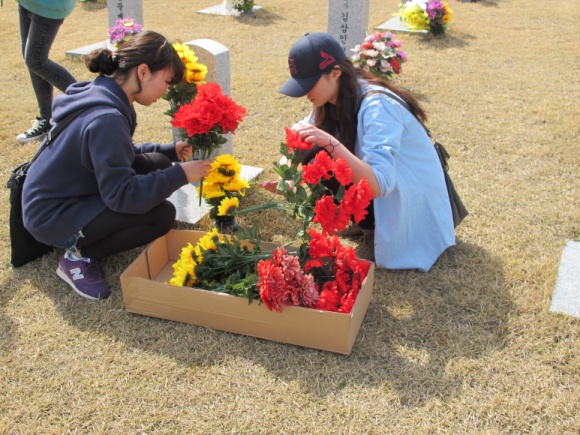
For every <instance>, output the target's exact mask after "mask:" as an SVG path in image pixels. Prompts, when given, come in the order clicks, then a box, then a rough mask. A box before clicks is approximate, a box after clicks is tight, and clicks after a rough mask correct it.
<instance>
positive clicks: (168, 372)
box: [0, 0, 580, 434]
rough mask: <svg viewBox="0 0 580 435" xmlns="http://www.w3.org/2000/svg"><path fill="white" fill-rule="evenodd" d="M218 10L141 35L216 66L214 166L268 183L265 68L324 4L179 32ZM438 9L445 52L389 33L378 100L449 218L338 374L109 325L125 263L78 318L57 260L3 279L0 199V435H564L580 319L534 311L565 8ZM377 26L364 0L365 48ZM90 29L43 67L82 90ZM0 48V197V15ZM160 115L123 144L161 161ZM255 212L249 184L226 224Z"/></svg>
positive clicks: (561, 221) (271, 157)
mask: <svg viewBox="0 0 580 435" xmlns="http://www.w3.org/2000/svg"><path fill="white" fill-rule="evenodd" d="M219 3H221V0H193V1H192V0H172V1H167V2H166V1H163V2H160V1H157V0H144V1H143V10H144V24H145V28H147V29H151V30H156V31H159V32H160V33H162V34H164V35H165V36H167V37H168V38H169V39H170V40H174V39H180V40H181V41H183V42H186V41H190V40H193V39H198V38H209V39H214V40H216V41H218V42H220V43H222V44H223V45H225V46H226V47H227V48H229V50H230V61H231V88H232V96H233V98H234V99H235V100H236V101H237V102H238V103H239V104H241V105H243V106H245V107H246V108H247V110H248V116H247V118H246V119H245V120H244V122H243V123H242V124H241V126H240V128H239V130H238V132H237V134H236V135H235V136H234V142H233V146H234V154H235V156H236V158H237V159H238V160H239V161H240V162H241V163H243V164H246V165H252V166H257V167H261V168H264V170H265V171H264V174H263V175H262V176H261V179H266V178H269V177H273V176H274V172H273V170H272V162H273V161H275V160H277V159H278V157H279V145H280V142H281V141H282V140H283V138H284V131H283V129H284V127H285V126H289V125H291V124H292V123H293V122H294V121H296V120H297V119H299V118H301V117H302V116H304V115H305V114H306V112H307V111H308V109H309V105H308V102H307V100H306V99H291V98H288V97H284V96H282V95H280V94H278V92H277V89H278V88H279V87H280V86H281V84H282V83H283V82H284V80H285V79H286V78H287V64H286V56H287V53H288V50H289V48H290V46H291V44H292V43H293V42H294V41H295V40H296V39H297V38H298V37H300V36H301V35H302V34H303V33H305V32H307V31H325V30H326V20H327V9H326V6H325V5H326V2H325V1H322V0H321V1H312V0H292V1H280V0H262V1H260V2H257V4H259V5H260V6H262V7H263V8H262V9H261V10H260V11H258V12H257V13H256V15H255V17H245V16H243V17H239V18H235V17H221V16H211V15H201V14H197V13H196V11H197V10H200V9H203V8H207V7H211V6H214V5H215V4H219ZM449 4H450V6H451V8H452V9H453V11H454V15H453V22H452V23H451V25H450V26H449V33H448V36H447V37H446V38H444V39H433V38H430V37H425V36H420V35H409V34H397V37H398V38H399V39H401V40H402V42H403V49H404V50H405V51H406V52H407V53H408V54H409V62H408V63H406V64H404V65H403V73H402V75H401V76H399V77H397V78H396V81H395V82H396V83H397V84H399V85H401V86H404V87H406V88H408V89H410V90H412V91H413V92H414V93H415V94H416V95H418V96H419V97H420V99H421V101H422V103H423V104H424V106H425V108H426V109H427V111H428V114H429V122H428V126H429V127H430V128H431V130H432V131H433V132H434V133H435V135H436V137H437V138H439V139H440V141H441V142H442V143H443V144H445V146H446V147H447V150H448V151H449V152H450V154H451V156H452V157H451V160H450V166H451V176H452V178H453V180H454V182H455V183H456V187H457V189H458V190H459V192H460V193H461V195H462V197H463V199H464V201H465V203H466V205H467V207H468V208H469V211H470V215H469V216H468V217H467V218H466V220H465V221H464V222H463V223H462V224H461V225H460V227H459V228H458V229H457V246H455V247H453V248H451V249H449V250H448V252H446V253H445V254H444V255H443V256H442V257H441V258H440V260H439V261H438V262H437V263H436V265H435V266H434V267H433V269H432V271H431V272H429V273H427V274H423V273H419V272H414V271H385V270H377V271H376V275H375V285H374V291H373V299H372V301H371V304H370V306H369V310H368V312H367V314H366V317H365V320H364V322H363V325H362V327H361V330H360V332H359V335H358V339H357V341H356V343H355V346H354V349H353V352H352V354H351V355H349V356H344V355H338V354H333V353H328V352H323V351H318V350H313V349H306V348H301V347H296V346H290V345H284V344H279V343H275V342H270V341H265V340H260V339H255V338H250V337H244V336H239V335H235V334H231V333H226V332H220V331H215V330H210V329H206V328H200V327H195V326H191V325H185V324H179V323H175V322H170V321H165V320H158V319H153V318H148V317H143V316H138V315H133V314H129V313H127V312H125V311H124V309H123V304H122V299H121V289H120V283H119V278H118V277H119V274H120V273H121V272H122V271H123V270H124V269H125V268H126V267H127V266H128V264H129V263H130V262H131V261H132V260H133V259H134V258H135V257H136V255H137V254H138V253H139V252H140V250H134V251H132V252H127V253H125V254H122V255H118V256H115V257H113V258H109V259H107V260H106V261H105V262H104V265H105V269H106V274H107V278H108V282H109V284H110V285H111V287H112V290H113V294H112V296H111V297H110V298H109V299H108V300H105V301H102V302H97V303H95V302H90V301H87V300H85V299H82V298H80V297H79V296H77V295H76V294H75V293H74V292H72V291H71V290H70V289H69V288H68V286H66V285H65V284H64V283H63V282H62V281H61V280H60V279H59V278H58V277H57V276H56V274H55V273H54V269H55V268H56V265H57V259H58V256H57V253H53V254H50V255H48V256H46V257H45V258H43V259H42V260H39V261H36V262H33V263H31V264H29V265H27V266H25V267H22V268H20V269H12V268H11V267H10V264H9V259H10V252H9V232H8V196H9V192H8V189H2V190H0V195H1V196H0V198H1V199H2V203H3V204H4V206H3V207H1V211H0V243H1V249H0V286H1V295H0V391H1V392H2V394H0V433H10V434H14V433H65V432H72V433H376V434H379V433H434V432H448V433H511V432H515V433H578V431H579V430H580V404H579V400H578V397H580V319H578V318H574V317H570V316H566V315H561V314H554V313H551V312H549V306H550V299H551V293H552V291H553V289H554V285H555V282H556V277H557V271H558V264H559V260H560V255H561V252H562V249H563V247H564V245H565V243H566V241H567V240H578V239H580V193H579V191H580V189H579V187H580V177H579V175H578V174H579V168H580V152H579V144H578V130H579V124H578V119H580V118H579V115H580V113H579V109H578V100H579V99H580V95H579V92H580V80H579V79H580V77H579V75H578V65H579V57H578V53H579V52H580V44H579V39H578V18H579V17H580V5H579V4H578V3H577V2H546V1H543V0H529V1H526V2H521V1H516V0H489V1H487V0H482V1H478V2H475V3H462V2H459V1H456V0H449ZM396 9H397V1H396V0H388V1H385V0H380V1H379V0H371V2H370V17H369V27H370V30H372V29H373V28H374V27H375V26H377V25H380V24H381V23H383V22H384V21H386V20H388V19H389V18H390V17H391V14H392V13H393V12H395V11H396ZM107 28H108V26H107V10H106V8H105V5H104V2H103V1H102V0H99V2H97V3H78V4H77V6H76V7H75V10H74V12H73V13H72V15H71V16H70V17H69V18H67V19H66V20H65V22H64V24H63V26H62V28H61V31H60V33H59V35H58V36H57V39H56V41H55V43H54V45H53V49H52V54H51V57H52V58H53V59H54V60H56V61H57V62H60V63H62V64H63V65H64V66H65V67H67V68H69V69H70V70H71V71H72V72H73V74H74V75H75V77H77V79H79V80H84V79H92V78H93V76H92V75H91V74H90V73H89V72H88V71H87V70H86V68H85V66H84V64H83V63H81V62H80V61H78V60H74V59H69V58H65V54H64V53H65V52H66V51H67V50H70V49H73V48H76V47H80V46H84V45H88V44H92V43H95V42H98V41H101V40H104V39H106V32H107ZM0 29H1V30H0V34H1V35H2V51H3V52H2V59H1V60H0V68H1V70H0V87H1V89H2V94H1V95H2V105H1V108H0V114H1V116H0V147H1V148H0V153H1V155H2V158H1V163H0V172H1V174H2V177H3V179H4V180H7V179H8V176H9V173H10V171H11V170H12V169H13V168H14V167H15V166H17V165H18V164H20V163H22V162H24V161H26V160H28V159H30V158H31V157H32V155H33V153H34V151H35V148H36V144H29V145H24V146H22V145H19V144H18V143H17V142H16V140H15V137H16V135H17V134H19V133H21V132H22V131H23V130H25V129H27V128H28V127H29V125H30V124H29V120H30V119H33V118H34V116H36V113H37V108H36V102H35V99H34V96H33V92H32V89H31V85H30V82H29V78H28V75H27V72H26V70H25V67H24V63H23V60H22V59H21V55H20V41H19V35H18V14H17V6H16V2H14V1H5V2H4V5H3V7H2V8H0ZM166 108H167V102H166V101H163V100H160V101H159V102H157V103H156V104H154V105H152V106H151V107H148V108H145V107H140V106H137V107H136V109H137V111H138V117H139V118H138V120H139V126H138V128H137V132H136V135H135V141H136V142H141V141H146V140H147V141H159V142H169V141H170V138H171V131H170V127H169V118H168V117H167V116H165V115H163V112H164V111H165V110H166ZM267 198H268V196H267V195H265V193H264V192H263V191H261V190H260V188H259V187H257V186H256V185H255V183H253V186H252V189H250V191H249V193H248V197H247V198H246V199H244V202H243V203H242V206H243V207H246V206H248V207H249V206H250V205H252V204H257V203H259V202H262V201H264V200H266V199H267ZM240 222H241V223H242V224H243V225H249V224H253V223H257V224H259V225H260V227H261V228H262V232H263V236H264V239H265V240H272V241H274V242H280V241H283V240H285V238H287V237H288V236H289V234H290V231H289V229H288V227H289V226H291V225H292V223H291V221H290V219H289V218H286V217H284V216H283V215H281V214H280V213H279V212H273V211H271V212H268V213H262V214H259V215H252V216H251V217H250V216H244V217H243V218H241V219H240ZM180 225H181V226H184V224H180ZM209 225H210V223H209V221H207V220H203V221H202V222H201V223H200V225H199V228H201V229H204V230H205V229H209Z"/></svg>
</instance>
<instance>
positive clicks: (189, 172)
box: [180, 159, 212, 183]
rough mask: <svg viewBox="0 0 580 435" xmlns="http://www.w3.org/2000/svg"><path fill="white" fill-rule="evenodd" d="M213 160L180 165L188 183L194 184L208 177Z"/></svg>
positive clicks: (193, 161) (194, 161)
mask: <svg viewBox="0 0 580 435" xmlns="http://www.w3.org/2000/svg"><path fill="white" fill-rule="evenodd" d="M211 163H212V161H211V160H209V159H208V160H191V161H189V162H183V163H180V165H181V168H182V169H183V172H185V176H186V177H187V181H189V182H190V183H194V182H196V181H199V180H201V179H202V178H203V177H207V175H208V174H209V171H210V169H211Z"/></svg>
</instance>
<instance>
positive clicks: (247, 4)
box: [232, 0, 255, 13]
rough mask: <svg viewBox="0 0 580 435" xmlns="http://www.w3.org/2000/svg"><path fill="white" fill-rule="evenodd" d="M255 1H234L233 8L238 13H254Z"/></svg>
mask: <svg viewBox="0 0 580 435" xmlns="http://www.w3.org/2000/svg"><path fill="white" fill-rule="evenodd" d="M254 5H255V3H254V0H234V1H233V4H232V6H233V8H234V9H235V10H236V11H238V12H242V13H244V12H252V9H253V8H254Z"/></svg>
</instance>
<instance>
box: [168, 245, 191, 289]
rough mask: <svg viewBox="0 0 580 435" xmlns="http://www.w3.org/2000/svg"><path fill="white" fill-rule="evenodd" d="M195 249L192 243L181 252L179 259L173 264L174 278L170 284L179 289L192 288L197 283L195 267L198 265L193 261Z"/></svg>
mask: <svg viewBox="0 0 580 435" xmlns="http://www.w3.org/2000/svg"><path fill="white" fill-rule="evenodd" d="M193 255H196V254H195V248H194V246H193V245H192V244H191V243H188V244H187V246H186V247H184V248H183V249H182V250H181V253H180V254H179V259H178V260H177V261H176V262H175V263H174V264H173V277H172V278H171V279H170V280H169V284H171V285H173V286H177V287H181V286H184V285H187V286H191V285H193V284H194V283H195V266H196V265H197V263H196V262H195V260H194V259H193Z"/></svg>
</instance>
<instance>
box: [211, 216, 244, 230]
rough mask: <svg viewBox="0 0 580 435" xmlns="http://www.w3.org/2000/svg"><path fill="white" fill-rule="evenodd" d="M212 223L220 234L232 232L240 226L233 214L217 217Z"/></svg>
mask: <svg viewBox="0 0 580 435" xmlns="http://www.w3.org/2000/svg"><path fill="white" fill-rule="evenodd" d="M213 223H214V226H215V227H216V228H217V230H218V231H219V232H220V233H221V234H233V233H235V232H237V231H238V230H239V228H240V226H239V225H238V223H237V222H236V218H235V217H234V216H224V217H219V218H217V219H215V220H214V221H213Z"/></svg>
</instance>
